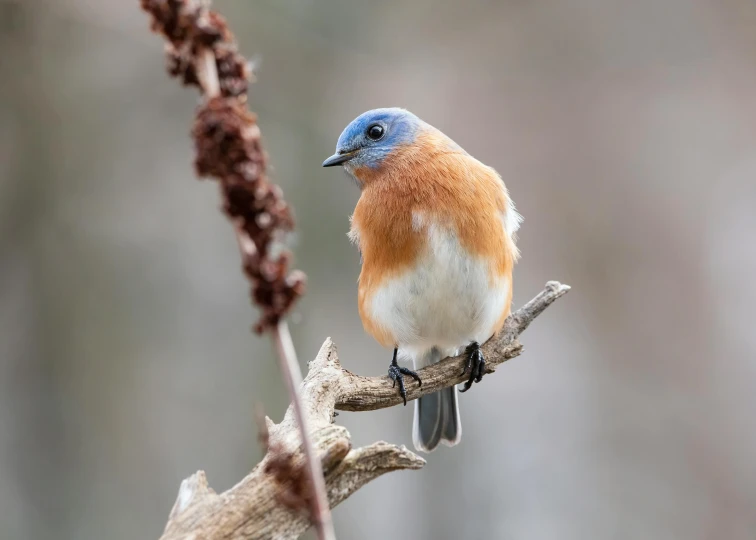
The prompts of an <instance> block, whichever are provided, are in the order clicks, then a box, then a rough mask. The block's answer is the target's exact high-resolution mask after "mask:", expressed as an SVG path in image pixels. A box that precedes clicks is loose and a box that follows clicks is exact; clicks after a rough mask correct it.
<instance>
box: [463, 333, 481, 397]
mask: <svg viewBox="0 0 756 540" xmlns="http://www.w3.org/2000/svg"><path fill="white" fill-rule="evenodd" d="M465 353H466V354H467V363H466V364H465V369H463V370H462V375H464V374H465V373H467V372H468V370H469V371H470V378H469V379H467V381H466V382H465V386H464V388H462V389H461V390H460V392H467V391H468V390H469V389H470V387H471V386H472V385H473V382H476V383H479V382H480V381H482V380H483V375H485V373H486V360H485V358H483V353H482V352H480V345H479V344H478V342H476V341H473V342H472V343H470V344H469V345H468V346H467V348H466V349H465Z"/></svg>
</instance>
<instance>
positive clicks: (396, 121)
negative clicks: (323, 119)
mask: <svg viewBox="0 0 756 540" xmlns="http://www.w3.org/2000/svg"><path fill="white" fill-rule="evenodd" d="M424 125H425V124H424V123H423V121H422V120H420V119H419V118H418V117H417V116H415V115H414V114H412V113H411V112H409V111H406V110H404V109H399V108H390V109H373V110H372V111H368V112H366V113H362V114H361V115H360V116H358V117H357V118H355V119H354V120H352V122H351V123H350V124H349V125H348V126H347V127H346V128H344V131H342V132H341V136H340V137H339V140H338V142H337V143H336V153H335V154H334V155H332V156H331V157H329V158H328V159H326V160H325V161H324V162H323V167H333V166H334V165H344V168H345V169H346V170H347V171H348V172H350V173H353V172H354V171H355V170H356V169H359V168H361V167H370V168H372V169H377V168H378V167H380V166H381V163H382V162H383V160H384V159H385V158H386V156H388V155H389V154H391V152H393V151H394V150H396V149H397V148H398V147H399V146H401V145H406V144H411V143H412V142H414V140H415V137H416V136H417V134H418V132H419V131H420V130H421V129H422V127H423V126H424Z"/></svg>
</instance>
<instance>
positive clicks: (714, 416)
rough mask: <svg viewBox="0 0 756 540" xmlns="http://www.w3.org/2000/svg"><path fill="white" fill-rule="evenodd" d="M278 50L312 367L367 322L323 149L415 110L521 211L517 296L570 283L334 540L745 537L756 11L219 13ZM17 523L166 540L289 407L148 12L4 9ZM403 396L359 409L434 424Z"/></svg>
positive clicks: (341, 188) (689, 7) (0, 311)
mask: <svg viewBox="0 0 756 540" xmlns="http://www.w3.org/2000/svg"><path fill="white" fill-rule="evenodd" d="M216 7H217V8H218V9H219V10H220V11H221V12H222V13H223V14H225V15H226V16H227V17H228V18H229V19H230V21H231V26H232V28H233V29H234V31H235V33H236V34H237V36H238V38H239V41H240V44H241V48H242V51H243V52H244V53H245V54H247V55H248V56H250V57H252V56H254V55H259V58H260V61H261V63H260V66H259V70H258V75H259V77H258V82H257V83H256V84H254V86H253V87H252V88H251V96H250V105H251V107H252V109H253V110H255V111H256V112H257V113H258V114H259V119H260V126H261V128H262V131H263V135H264V139H265V143H266V146H267V149H268V150H269V152H270V156H271V161H272V164H273V169H272V176H273V178H274V179H275V181H276V182H278V183H280V184H281V186H283V188H284V190H285V194H286V196H287V198H288V199H289V201H290V202H291V203H292V204H293V206H294V207H295V209H296V215H297V217H298V231H297V234H296V235H295V236H294V237H293V238H292V239H291V245H292V247H293V250H294V252H295V254H296V258H297V259H296V262H297V266H298V267H299V268H302V269H303V270H305V271H306V272H307V274H308V275H309V292H308V294H307V296H306V298H304V300H303V301H302V302H301V303H300V304H299V306H298V309H297V311H296V313H295V314H294V315H293V316H292V332H293V334H294V338H295V342H296V345H297V348H298V353H299V356H300V361H301V362H302V364H303V365H304V363H305V361H306V360H307V359H309V358H312V357H313V356H314V355H315V354H316V352H317V350H318V348H319V346H320V344H321V343H322V341H323V339H324V338H325V337H326V336H332V337H333V338H334V339H335V341H336V342H337V344H338V345H339V348H340V352H341V356H342V360H343V363H344V364H345V365H346V366H347V367H348V368H349V369H351V370H354V371H356V372H359V373H364V374H370V375H379V374H383V373H385V370H386V367H387V365H388V362H389V360H390V356H389V352H387V351H385V350H382V349H381V348H380V347H379V346H378V345H376V344H375V343H374V342H373V341H372V340H371V339H370V338H369V337H368V336H367V335H366V334H365V333H364V332H363V330H362V328H361V324H360V321H359V318H358V316H357V310H356V279H357V275H358V272H359V258H358V254H357V252H356V250H355V249H353V248H352V246H350V245H349V243H348V240H347V237H346V234H345V233H346V231H347V228H348V216H349V214H350V212H351V211H352V209H353V207H354V204H355V202H356V201H357V198H358V196H359V192H358V190H357V189H356V188H355V187H354V185H353V184H352V183H351V182H350V181H349V180H348V179H347V178H346V176H345V175H344V174H343V173H342V172H340V171H336V170H333V169H321V167H320V163H321V161H322V160H323V159H324V158H325V157H326V156H328V155H330V153H331V152H332V150H333V148H334V145H335V142H336V138H337V137H338V135H339V133H340V131H341V129H342V128H343V127H344V126H345V125H346V124H347V123H348V122H349V121H350V120H351V119H352V118H353V117H355V116H356V115H357V114H359V113H361V112H363V111H364V110H367V109H370V108H374V107H379V106H394V105H398V106H403V107H406V108H409V109H410V110H412V111H414V112H415V113H417V114H418V115H419V116H421V117H422V118H424V119H426V120H427V121H429V122H430V123H432V124H434V125H436V126H437V127H439V128H441V129H442V130H443V131H445V132H446V133H448V134H450V135H451V136H452V137H453V138H454V139H455V140H456V141H457V142H458V143H460V144H461V145H462V146H463V147H465V148H466V149H467V150H469V151H470V152H471V153H472V154H474V155H475V156H476V157H478V158H480V159H481V160H482V161H484V162H485V163H487V164H490V165H492V166H494V167H495V168H496V169H498V170H499V171H500V172H501V174H502V176H503V177H504V179H505V180H506V182H507V184H508V186H509V187H510V190H511V193H512V195H513V197H514V199H515V201H516V203H517V205H518V208H519V210H520V211H521V212H522V214H523V215H524V216H525V222H524V224H523V227H522V229H521V234H520V246H521V248H522V253H523V257H522V261H521V263H520V264H518V266H517V267H516V273H515V304H516V305H519V304H521V303H523V302H524V301H527V300H528V299H529V298H530V297H531V296H533V295H534V294H535V293H537V292H538V291H539V290H540V289H541V287H542V286H543V284H544V283H545V282H546V281H547V280H549V279H558V280H561V281H563V282H565V283H569V284H570V285H572V286H573V290H572V292H571V293H570V294H569V295H568V296H567V297H565V298H564V299H563V300H560V301H559V302H558V303H557V304H555V305H554V306H553V307H552V308H550V309H549V310H548V311H547V312H546V313H545V314H544V315H543V316H542V317H541V318H539V319H538V320H537V322H536V323H535V324H534V325H533V326H532V327H531V328H530V329H529V330H528V332H527V333H526V334H525V336H524V339H523V342H524V344H525V348H526V351H525V353H524V354H523V356H521V357H520V358H518V359H516V360H514V361H512V362H510V363H507V364H506V365H505V366H503V367H502V368H501V369H500V370H499V371H498V373H497V375H496V376H494V377H492V378H490V379H486V381H485V383H484V384H481V385H479V386H476V387H475V389H474V390H475V391H473V392H470V393H469V394H465V395H464V396H463V397H462V399H461V405H462V419H463V424H464V436H463V441H462V443H461V444H460V445H459V446H458V447H456V448H454V449H451V450H450V449H446V448H444V449H442V450H440V451H438V452H436V453H434V454H432V455H431V456H430V457H429V461H428V465H427V467H426V468H425V470H424V471H421V472H398V473H393V474H390V475H387V476H385V477H383V478H381V479H379V480H378V481H376V482H374V483H372V484H370V485H369V486H367V487H366V488H364V489H362V490H361V491H360V492H359V493H357V494H356V495H355V496H353V497H352V498H350V499H349V500H348V501H347V502H346V503H344V504H343V505H342V506H340V507H339V508H337V509H336V511H335V521H336V527H337V531H338V535H339V538H343V539H346V538H361V539H366V540H370V539H379V538H387V537H388V538H396V539H402V538H413V539H416V540H420V539H437V538H501V539H518V540H519V539H526V540H538V539H544V540H547V539H555V538H559V539H585V538H591V539H593V538H595V539H604V538H613V539H635V538H645V539H673V538H675V539H676V538H680V539H686V540H693V539H714V538H716V539H733V540H735V539H752V538H754V537H756V512H755V511H754V508H756V466H755V465H754V464H755V463H756V462H755V461H754V455H755V454H756V426H755V424H754V417H753V411H754V410H755V408H756V380H755V378H756V325H755V324H754V316H753V313H754V305H755V304H756V236H755V235H756V32H754V28H756V3H754V2H753V0H667V1H665V2H659V1H658V0H636V1H633V2H627V1H621V0H570V1H564V0H541V1H537V2H535V1H533V2H527V1H522V0H508V1H499V2H496V1H491V0H489V1H484V0H474V1H469V2H443V1H430V0H419V1H413V2H402V1H399V0H386V1H381V2H352V1H347V0H338V1H330V0H329V1H323V2H316V1H313V0H276V1H273V0H254V1H251V0H218V1H217V2H216ZM0 50H1V51H2V53H1V54H0V538H3V539H8V540H27V539H28V540H42V539H53V538H54V539H58V540H68V539H72V540H73V539H76V540H79V539H81V540H89V539H102V538H107V539H109V540H120V539H124V540H125V539H131V538H157V537H158V536H159V534H160V533H161V532H162V528H163V526H164V524H165V521H166V518H167V515H168V512H169V510H170V508H171V506H172V504H173V502H174V499H175V495H176V493H177V489H178V485H179V483H180V481H181V479H182V478H184V477H186V476H188V475H189V474H191V473H192V472H194V471H195V470H197V469H204V470H206V471H207V474H208V476H209V479H210V483H211V485H212V487H213V488H215V489H216V490H218V491H220V490H225V489H227V488H229V487H231V486H232V485H233V484H234V483H235V482H236V481H237V480H239V479H240V478H241V477H242V476H244V475H245V474H246V473H247V472H248V471H249V470H250V469H251V468H252V467H253V466H254V464H255V463H256V462H257V461H258V460H259V458H260V448H259V446H258V443H257V440H256V427H255V423H254V414H253V411H254V408H255V405H256V404H258V403H259V404H262V406H263V407H264V409H265V411H266V412H267V413H268V414H269V415H270V416H271V417H272V418H274V419H276V420H278V419H280V418H281V416H282V414H283V411H284V410H285V407H286V405H287V398H286V394H285V391H284V388H283V386H282V384H281V382H280V379H279V375H278V373H277V370H276V367H275V362H274V359H273V357H272V350H271V346H270V343H269V342H268V341H267V340H266V339H261V338H258V337H255V336H253V335H251V334H250V332H249V328H250V326H251V324H252V322H253V321H254V319H255V317H256V314H255V313H254V311H253V309H252V308H251V307H250V305H249V302H248V297H247V285H246V283H245V281H244V280H243V278H242V274H241V272H240V267H239V258H238V254H237V250H236V246H235V243H234V238H233V235H232V233H231V229H230V227H229V224H228V223H227V222H226V220H225V218H224V217H223V216H222V214H221V213H220V212H219V211H218V209H219V199H218V193H217V189H216V186H215V185H214V184H212V183H210V182H200V181H197V180H196V179H195V178H194V177H193V170H192V167H191V159H192V148H191V142H190V139H189V136H188V131H189V129H190V124H191V118H192V114H193V110H194V107H195V105H196V104H197V95H196V93H195V92H194V91H193V90H188V89H182V88H181V87H179V85H178V84H177V83H176V81H173V80H169V79H168V77H167V76H166V74H165V72H164V69H163V55H162V41H161V39H160V38H159V37H157V36H155V35H152V34H151V33H150V32H149V30H148V18H147V16H146V15H145V14H144V13H142V12H141V11H140V10H139V8H138V2H137V1H136V0H133V1H129V2H126V1H121V2H115V1H113V0H111V1H102V0H47V1H42V0H0ZM411 416H412V414H411V409H410V408H409V407H408V408H407V409H404V408H400V407H395V408H392V409H390V410H384V411H379V412H373V413H359V414H350V413H342V414H341V416H339V421H340V422H342V423H343V424H344V425H346V426H347V427H348V428H349V429H350V431H351V433H352V435H353V438H354V442H355V443H356V444H366V443H370V442H373V441H376V440H387V441H392V442H396V443H404V444H407V445H410V444H411V438H410V426H411Z"/></svg>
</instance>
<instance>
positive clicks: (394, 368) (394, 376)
mask: <svg viewBox="0 0 756 540" xmlns="http://www.w3.org/2000/svg"><path fill="white" fill-rule="evenodd" d="M397 351H398V349H394V358H393V360H391V365H390V366H389V368H388V376H389V378H390V379H391V380H392V381H394V384H392V385H391V388H395V387H396V383H397V382H398V383H399V395H400V396H402V399H403V400H404V405H405V406H407V390H406V389H405V388H404V377H403V375H409V376H410V377H412V378H413V379H415V380H416V381H417V383H418V388H419V387H421V386H422V385H423V381H421V380H420V376H419V375H418V374H417V373H415V372H414V371H412V370H411V369H408V368H406V367H401V366H399V364H398V363H397V361H396V354H397Z"/></svg>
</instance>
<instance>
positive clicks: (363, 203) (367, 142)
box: [323, 107, 522, 452]
mask: <svg viewBox="0 0 756 540" xmlns="http://www.w3.org/2000/svg"><path fill="white" fill-rule="evenodd" d="M333 166H342V167H343V169H344V170H345V171H346V172H347V173H348V174H349V175H350V176H351V177H352V178H353V179H354V181H355V182H356V184H357V186H358V187H359V188H360V197H359V200H358V202H357V205H356V207H355V209H354V212H353V214H352V216H351V218H350V222H351V226H350V229H349V233H348V236H349V238H350V240H351V241H352V242H353V243H354V244H356V246H357V248H358V250H359V252H360V259H361V270H360V275H359V279H358V311H359V315H360V318H361V320H362V324H363V327H364V329H365V331H366V332H367V333H368V334H370V335H371V336H372V337H373V338H374V339H375V340H376V341H377V342H378V343H379V344H380V345H382V346H384V347H386V348H387V349H389V350H390V349H393V357H392V360H391V364H390V365H389V368H388V376H389V379H390V380H391V381H393V385H394V387H396V385H397V384H398V386H399V394H400V395H401V397H402V398H403V401H404V405H405V406H406V405H407V396H406V388H405V384H404V376H407V377H410V378H412V379H414V381H415V382H416V383H417V384H418V385H419V386H421V385H422V380H421V378H420V377H419V376H418V374H417V372H416V371H414V370H411V369H409V368H407V367H404V366H400V365H399V363H398V360H399V359H401V360H402V361H412V363H413V367H414V369H415V370H417V369H420V368H422V367H425V366H428V365H430V364H433V363H436V362H439V361H441V360H442V359H444V358H446V357H449V356H457V355H459V354H461V353H462V352H463V351H464V353H465V355H466V360H467V361H466V363H465V366H464V371H463V374H468V375H469V377H468V379H467V381H466V382H465V383H464V386H463V388H461V389H460V390H459V391H460V392H466V391H467V390H469V389H470V388H471V386H472V384H473V383H479V382H481V380H482V378H483V375H484V372H485V358H484V356H483V353H482V351H481V344H483V343H485V342H486V341H487V340H488V339H489V338H491V337H492V336H493V335H494V334H496V333H497V332H498V331H499V330H500V329H501V328H502V327H503V325H504V321H505V319H506V317H507V316H508V315H509V313H510V309H511V303H512V270H513V267H514V264H515V262H516V261H517V260H518V258H519V251H518V248H517V245H516V232H517V230H518V229H519V227H520V223H521V221H522V216H521V215H520V214H519V213H518V212H517V210H516V208H515V205H514V203H513V201H512V199H511V197H510V196H509V191H508V189H507V187H506V185H505V184H504V181H503V180H502V178H501V176H500V175H499V174H498V173H497V172H496V171H495V170H494V169H493V168H491V167H489V166H487V165H484V164H483V163H481V162H480V161H478V160H477V159H475V158H474V157H472V156H471V155H470V154H469V153H467V152H466V151H465V150H464V149H462V147H461V146H459V145H458V144H457V143H455V142H454V141H453V140H452V139H451V138H449V137H448V136H446V135H445V134H444V133H442V132H441V131H440V130H438V129H436V128H435V127H433V126H431V125H430V124H428V123H426V122H424V121H423V120H421V119H420V118H418V117H417V116H416V115H414V114H413V113H411V112H409V111H408V110H406V109H402V108H397V107H392V108H379V109H372V110H369V111H367V112H365V113H363V114H361V115H359V116H358V117H357V118H355V119H354V120H353V121H352V122H350V123H349V124H348V125H347V126H346V128H344V130H343V132H342V133H341V135H340V136H339V138H338V141H337V143H336V153H335V154H334V155H332V156H331V157H329V158H327V159H326V160H325V161H324V162H323V167H333ZM457 391H458V389H457V387H456V386H453V385H452V386H450V387H449V388H445V389H443V390H440V391H438V392H434V393H431V394H427V395H424V396H422V397H420V398H419V399H418V400H417V401H416V402H415V413H414V421H413V428H412V440H413V444H414V446H415V448H416V449H417V450H419V451H422V452H431V451H433V450H434V449H436V447H437V446H438V445H439V443H441V444H444V445H446V446H454V445H456V444H457V443H459V442H460V440H461V435H462V427H461V423H460V415H459V405H458V394H457Z"/></svg>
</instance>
